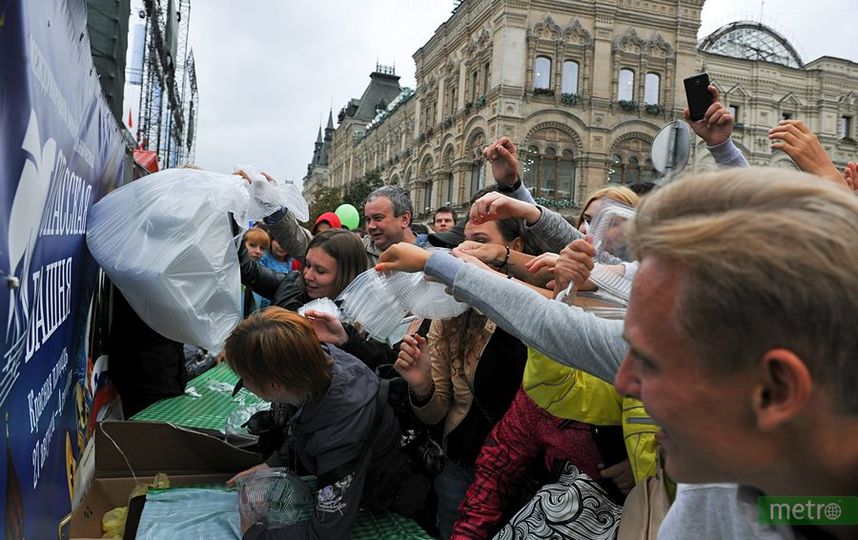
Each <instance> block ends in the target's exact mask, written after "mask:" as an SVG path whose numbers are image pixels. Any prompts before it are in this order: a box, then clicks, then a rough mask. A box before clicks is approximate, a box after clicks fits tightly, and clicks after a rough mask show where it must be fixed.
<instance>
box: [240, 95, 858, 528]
mask: <svg viewBox="0 0 858 540" xmlns="http://www.w3.org/2000/svg"><path fill="white" fill-rule="evenodd" d="M710 92H712V94H713V97H714V102H713V104H712V105H711V107H710V108H709V110H707V112H706V114H705V116H704V118H703V119H701V120H698V121H691V120H690V118H689V117H688V113H687V111H686V119H687V120H688V122H689V124H690V126H691V128H692V130H693V131H694V132H695V133H696V134H697V135H698V136H700V137H701V138H702V139H703V140H704V141H705V142H706V144H707V148H708V149H709V151H710V152H711V153H712V155H713V157H714V158H715V161H716V163H718V165H719V168H720V170H719V172H715V173H706V174H687V175H685V176H684V177H683V178H681V179H678V180H675V181H673V182H671V183H669V184H667V185H665V186H656V185H655V184H652V183H649V184H647V185H634V186H630V187H625V186H610V187H606V188H604V189H600V190H598V191H596V192H595V193H593V194H592V195H591V196H590V197H589V198H588V199H587V201H586V202H585V204H584V205H583V206H582V207H581V211H580V215H579V216H578V217H577V220H576V221H575V222H574V223H570V222H569V221H567V219H565V218H564V217H563V216H561V215H560V214H558V213H556V212H554V211H552V210H551V209H549V208H546V207H544V206H541V205H539V204H536V202H535V201H534V199H533V197H532V196H531V193H530V191H529V190H528V187H527V186H525V185H524V184H523V182H522V179H521V170H520V164H519V161H518V157H517V151H516V148H515V146H514V145H513V144H512V142H511V141H510V139H509V138H507V137H501V138H500V139H498V140H497V141H495V142H494V143H492V144H489V145H488V146H487V147H486V148H485V151H484V154H483V155H484V157H485V159H487V160H488V161H489V162H490V163H491V168H492V173H493V177H494V180H495V182H496V185H495V186H492V187H491V188H488V189H485V190H483V191H481V192H480V193H478V194H477V195H475V197H474V198H473V200H472V201H471V204H470V206H469V208H468V213H467V215H466V216H462V217H461V218H460V217H459V216H457V215H456V212H455V211H454V210H453V209H452V208H449V207H442V208H439V209H438V210H437V211H436V212H435V213H434V215H433V216H432V220H431V222H430V223H428V224H427V225H428V230H429V232H428V234H427V233H424V232H421V229H420V228H417V227H416V225H417V224H416V223H414V210H413V206H412V202H411V200H410V197H409V193H408V192H407V191H406V190H404V189H402V188H400V187H397V186H384V187H381V188H378V189H376V190H375V191H373V192H372V193H371V194H370V195H369V197H368V198H367V200H366V202H365V204H364V207H363V215H364V219H365V225H364V226H365V231H366V234H364V235H361V234H359V233H358V232H356V231H350V230H348V229H346V228H344V227H343V226H342V223H341V221H340V219H339V218H338V217H337V215H336V214H335V213H333V212H327V213H323V214H322V215H320V216H319V217H318V219H316V220H315V222H314V223H313V224H312V227H310V228H306V227H304V226H302V225H301V224H300V223H299V222H298V220H296V218H295V216H294V215H292V213H291V212H289V211H288V210H287V209H286V208H281V209H280V210H278V211H276V212H274V213H272V214H271V215H269V216H268V217H266V218H265V220H264V221H263V222H260V223H258V224H257V225H255V226H254V227H253V228H251V229H249V230H248V231H247V232H246V234H245V236H244V238H243V242H241V243H240V245H239V248H238V255H239V260H240V264H241V280H242V284H243V286H244V287H245V294H244V295H243V298H244V306H243V309H244V314H245V318H244V319H243V321H242V322H241V323H240V324H239V325H238V326H237V327H236V328H235V330H234V331H233V332H232V335H231V336H230V337H229V339H228V340H227V342H226V346H225V351H224V358H225V361H226V362H227V363H228V364H229V366H230V367H231V368H232V369H233V370H234V371H235V372H236V374H238V375H239V376H240V377H241V380H242V383H243V385H244V386H245V387H246V388H247V389H248V390H250V391H251V392H253V393H254V394H256V395H258V396H259V397H261V398H263V399H265V400H268V401H271V402H272V410H273V411H276V414H274V418H276V421H277V422H278V425H279V426H280V428H282V431H283V438H282V444H281V445H280V447H279V448H278V449H276V450H275V451H273V452H271V453H270V455H268V456H265V460H264V462H262V463H261V464H260V465H258V466H257V467H254V468H253V469H250V470H247V471H243V472H241V473H239V474H237V475H236V476H235V478H233V479H232V480H231V481H230V483H234V482H235V481H236V480H237V479H238V478H241V477H242V476H245V475H247V474H251V473H253V472H254V471H257V470H261V469H266V468H270V467H279V466H285V467H289V468H290V469H292V470H294V471H296V472H298V473H299V474H310V475H314V476H316V477H317V488H318V489H317V494H316V503H315V511H314V512H313V514H312V516H311V518H310V519H309V520H308V521H305V522H301V523H298V524H296V525H292V526H289V527H285V528H279V529H268V528H266V527H265V526H263V525H262V524H258V523H242V533H243V534H244V537H245V538H284V539H285V538H347V537H349V534H350V531H351V530H352V527H353V526H354V521H355V518H356V515H357V511H358V508H359V507H367V508H371V509H376V510H385V511H392V512H398V513H401V514H403V515H406V516H409V517H412V518H413V519H415V520H416V521H417V522H418V523H419V524H420V525H421V526H423V528H424V529H426V531H427V532H429V533H431V534H433V535H437V536H439V537H440V538H443V539H448V538H455V539H486V538H493V537H498V538H614V537H615V536H614V535H616V534H617V532H618V531H620V538H630V537H636V538H641V537H644V536H641V534H643V531H644V530H645V529H646V528H647V527H654V528H657V529H658V538H663V539H686V538H691V537H696V538H702V539H710V538H711V539H718V538H773V539H774V538H783V539H793V538H836V539H845V538H855V537H856V536H858V529H856V528H855V527H848V526H809V525H804V526H798V525H797V526H789V525H777V524H768V523H766V522H764V521H761V520H760V519H758V497H760V496H763V495H768V496H807V497H812V496H851V495H855V494H856V493H858V400H856V397H855V396H856V394H855V392H854V389H855V388H856V387H858V368H856V365H855V357H856V353H858V332H855V331H854V328H853V322H852V321H853V320H852V317H853V316H854V314H855V313H858V273H856V268H858V197H856V194H855V192H854V190H855V189H856V188H858V167H856V165H855V164H853V163H850V164H849V165H848V166H847V168H846V170H845V171H843V172H841V171H840V170H838V169H837V167H836V166H835V165H834V164H833V163H832V161H831V159H830V158H829V157H828V156H827V155H826V153H825V150H824V148H823V147H822V145H821V144H820V143H819V141H818V139H817V137H816V136H815V135H814V134H813V133H812V132H811V131H810V130H808V129H807V127H806V126H805V125H804V124H803V123H802V122H800V121H798V120H785V121H782V122H780V123H779V124H778V125H777V126H775V127H774V128H773V129H772V130H771V131H770V133H769V137H770V139H771V140H772V141H773V143H772V148H773V149H775V150H780V151H783V152H785V153H786V154H787V155H789V156H790V157H791V158H792V159H793V160H794V162H795V164H796V166H797V167H798V168H799V169H801V170H802V171H804V172H799V171H790V170H783V169H779V170H773V169H765V168H754V167H750V166H749V164H748V162H747V160H746V159H745V158H744V156H743V155H742V154H741V152H740V151H739V150H738V149H737V148H736V146H735V145H734V144H733V142H732V140H731V133H732V129H733V124H734V119H733V117H732V115H731V114H730V112H729V111H728V110H727V109H726V108H725V107H724V106H723V105H722V104H721V103H720V102H719V101H718V95H717V89H716V88H715V87H714V86H711V87H710ZM630 188H633V189H630ZM615 204H616V205H621V206H622V207H624V208H627V209H628V211H629V212H632V213H633V215H634V218H633V219H632V220H630V221H629V222H628V223H627V224H626V226H627V231H626V232H627V235H628V246H629V247H628V248H623V249H621V248H616V249H614V248H613V247H612V244H610V242H607V241H603V242H600V243H599V245H593V242H592V236H591V234H592V233H593V230H592V229H593V224H594V223H595V222H596V220H598V216H599V213H600V212H601V211H602V210H603V209H604V208H606V207H609V206H610V205H615ZM603 264H604V265H605V267H606V268H609V269H610V271H612V272H614V273H616V274H617V275H620V276H623V277H624V278H625V279H628V280H629V281H631V282H633V287H632V289H631V296H630V298H628V302H627V311H625V316H624V317H623V318H616V317H605V316H599V314H598V313H595V312H593V311H590V310H588V309H586V306H583V305H582V304H578V305H576V303H575V300H574V297H575V295H576V294H582V293H583V291H586V290H593V289H597V284H596V283H594V281H593V280H591V279H590V277H591V276H592V275H593V274H592V273H593V272H594V268H596V265H603ZM371 269H374V270H375V271H378V272H381V273H387V272H418V271H422V272H424V273H425V275H426V277H427V279H431V280H436V281H439V282H441V283H443V284H444V285H446V286H447V287H448V291H449V293H450V294H452V295H453V296H454V297H455V298H456V299H457V300H459V301H461V302H464V303H466V304H468V305H469V306H470V309H468V310H467V311H465V312H464V313H463V314H461V315H459V316H457V317H455V318H452V319H449V320H432V321H428V320H425V321H422V324H419V323H418V324H414V325H413V327H412V328H411V329H410V331H409V333H408V334H407V335H406V337H405V338H404V339H402V341H401V342H400V343H397V344H396V345H394V346H390V345H389V344H387V343H381V342H377V341H374V340H372V339H368V338H367V336H366V335H365V333H363V332H362V329H361V328H360V326H359V325H353V324H344V323H342V322H340V321H339V320H338V319H337V318H336V317H335V316H334V315H332V314H331V313H328V312H324V311H319V310H308V311H306V312H305V313H304V315H298V314H297V311H298V310H299V308H301V307H302V306H304V305H305V304H307V303H308V302H310V301H312V300H315V299H320V298H329V299H332V300H333V299H336V298H337V297H338V296H339V294H340V293H341V292H342V291H343V290H344V289H345V288H346V287H347V286H348V285H349V284H350V283H351V282H352V281H353V280H354V279H355V278H356V277H357V276H358V275H359V274H361V273H362V272H364V271H367V270H371ZM561 293H563V294H561ZM558 296H560V297H567V296H569V297H572V301H570V298H566V300H565V301H563V302H560V301H556V300H555V298H556V297H558ZM569 304H571V305H569ZM621 304H622V302H621ZM391 365H392V366H393V370H391V369H389V368H390V366H391ZM413 437H418V438H421V439H423V442H422V443H420V444H410V443H409V441H410V438H413ZM653 478H656V479H658V480H659V482H660V484H659V485H660V486H662V487H663V488H664V490H665V493H667V494H668V496H669V497H670V499H671V500H672V504H671V505H670V509H669V511H667V513H666V515H663V514H662V515H653V512H650V514H649V518H647V519H644V520H643V521H641V518H640V512H631V511H629V510H626V511H625V512H624V506H626V508H628V507H629V506H630V505H632V504H635V505H637V504H640V500H641V499H640V498H639V497H634V496H633V495H632V496H630V492H633V490H635V489H636V487H640V488H644V487H646V485H647V483H648V481H649V480H651V479H653ZM633 514H634V518H632V517H631V516H632V515H633ZM655 514H657V512H655ZM624 515H625V516H626V519H625V522H624ZM633 519H634V521H633ZM630 530H631V531H632V534H634V531H637V535H636V536H629V531H630ZM651 532H654V530H652V529H651ZM496 535H497V536H496ZM624 535H625V536H624ZM650 537H652V536H650Z"/></svg>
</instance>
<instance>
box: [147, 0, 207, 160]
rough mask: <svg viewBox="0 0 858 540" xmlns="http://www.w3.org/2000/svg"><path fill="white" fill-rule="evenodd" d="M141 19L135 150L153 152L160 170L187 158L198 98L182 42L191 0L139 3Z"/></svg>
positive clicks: (185, 38) (190, 157) (192, 147)
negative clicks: (142, 41) (142, 52)
mask: <svg viewBox="0 0 858 540" xmlns="http://www.w3.org/2000/svg"><path fill="white" fill-rule="evenodd" d="M140 16H141V18H144V19H145V20H146V30H145V35H146V44H145V48H144V50H145V56H144V59H143V76H142V86H141V89H140V107H139V109H138V111H139V112H138V119H137V126H138V129H137V146H138V147H139V148H142V149H144V150H154V151H155V152H157V154H158V160H159V162H160V165H161V168H167V167H175V166H177V165H179V164H182V163H186V162H188V161H191V160H193V156H194V153H195V152H194V151H195V144H194V140H195V132H196V117H197V113H198V110H197V108H198V105H199V95H198V93H197V81H196V72H195V67H194V60H193V51H192V50H190V47H189V44H188V30H189V28H190V20H191V0H145V1H144V8H143V9H142V10H141V12H140Z"/></svg>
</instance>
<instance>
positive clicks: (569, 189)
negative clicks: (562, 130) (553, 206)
mask: <svg viewBox="0 0 858 540" xmlns="http://www.w3.org/2000/svg"><path fill="white" fill-rule="evenodd" d="M573 158H574V156H573V155H572V152H571V151H570V150H564V151H563V155H562V159H561V160H560V161H559V162H558V163H557V198H558V199H567V200H573V199H574V195H575V163H574V162H573V161H572V160H573Z"/></svg>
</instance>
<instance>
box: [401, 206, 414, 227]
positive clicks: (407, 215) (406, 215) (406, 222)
mask: <svg viewBox="0 0 858 540" xmlns="http://www.w3.org/2000/svg"><path fill="white" fill-rule="evenodd" d="M399 219H401V220H402V226H403V227H410V226H411V219H412V216H411V212H409V211H408V210H406V211H405V212H402V215H401V216H399Z"/></svg>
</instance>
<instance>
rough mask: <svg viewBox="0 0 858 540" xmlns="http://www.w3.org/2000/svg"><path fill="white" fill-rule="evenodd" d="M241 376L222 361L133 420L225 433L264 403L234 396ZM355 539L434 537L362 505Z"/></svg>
mask: <svg viewBox="0 0 858 540" xmlns="http://www.w3.org/2000/svg"><path fill="white" fill-rule="evenodd" d="M237 382H238V376H237V375H236V374H235V373H234V372H233V371H232V370H231V369H230V368H229V366H227V365H226V364H220V365H218V366H215V367H213V368H212V369H210V370H208V371H206V372H205V373H203V374H202V375H200V376H199V377H196V378H194V379H192V380H191V381H190V382H189V383H188V385H187V387H186V389H185V395H183V396H177V397H174V398H169V399H163V400H161V401H159V402H157V403H154V404H152V405H150V406H149V407H146V408H145V409H143V410H142V411H140V412H139V413H137V414H135V415H134V416H133V417H132V418H131V419H132V420H142V421H153V422H169V423H171V424H176V425H179V426H184V427H188V428H192V429H201V430H211V431H217V432H220V433H223V431H224V426H225V425H226V420H227V418H229V416H230V415H231V414H232V413H233V412H234V411H235V410H236V409H237V408H238V407H240V406H242V404H245V405H254V404H260V403H262V402H261V400H260V399H259V398H257V397H256V396H254V395H253V394H251V393H250V392H248V391H247V390H245V389H242V390H241V391H240V392H239V394H238V395H237V396H236V397H235V398H233V397H232V388H233V387H234V386H235V383H237ZM352 538H354V539H355V540H431V539H432V537H431V536H429V535H428V534H426V532H425V531H424V530H423V529H422V528H421V527H420V526H419V525H417V523H415V522H414V521H413V520H411V519H408V518H406V517H403V516H400V515H399V514H393V513H387V512H374V511H371V510H366V509H362V510H361V511H360V513H359V514H358V518H357V523H355V527H354V529H353V530H352Z"/></svg>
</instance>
